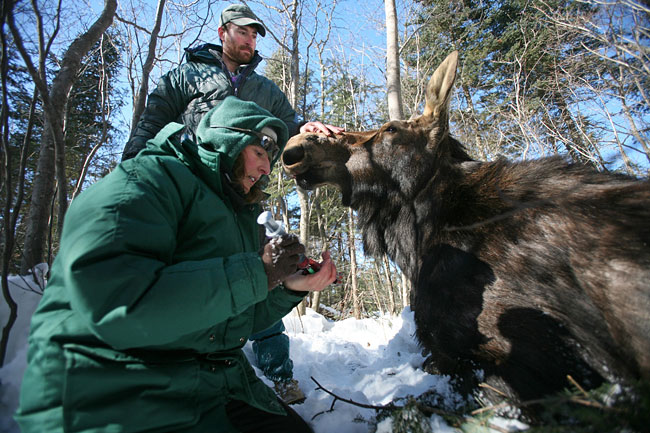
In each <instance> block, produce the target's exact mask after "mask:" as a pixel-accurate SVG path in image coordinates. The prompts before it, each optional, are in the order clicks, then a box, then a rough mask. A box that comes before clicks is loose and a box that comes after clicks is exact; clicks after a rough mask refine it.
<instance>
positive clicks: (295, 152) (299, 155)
mask: <svg viewBox="0 0 650 433" xmlns="http://www.w3.org/2000/svg"><path fill="white" fill-rule="evenodd" d="M304 157H305V150H304V149H303V148H302V146H295V147H292V148H289V149H286V150H285V151H284V153H283V154H282V162H283V163H284V165H287V166H289V165H294V164H296V163H298V162H300V161H302V160H303V158H304Z"/></svg>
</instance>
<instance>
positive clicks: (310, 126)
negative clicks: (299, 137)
mask: <svg viewBox="0 0 650 433" xmlns="http://www.w3.org/2000/svg"><path fill="white" fill-rule="evenodd" d="M303 132H319V133H321V134H325V135H327V136H328V137H331V136H332V135H338V134H342V133H344V132H345V129H344V128H341V127H339V126H332V125H325V124H324V123H321V122H319V121H314V122H307V123H305V124H304V125H302V126H301V127H300V133H303Z"/></svg>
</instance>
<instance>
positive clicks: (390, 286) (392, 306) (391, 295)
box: [382, 256, 397, 315]
mask: <svg viewBox="0 0 650 433" xmlns="http://www.w3.org/2000/svg"><path fill="white" fill-rule="evenodd" d="M382 261H383V262H384V272H386V281H387V282H388V289H387V290H388V300H389V302H390V311H389V312H390V314H392V315H395V314H397V303H396V302H395V287H394V286H393V279H392V278H391V276H390V262H389V261H388V257H386V256H384V257H383V258H382Z"/></svg>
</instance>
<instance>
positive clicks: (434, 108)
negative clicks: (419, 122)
mask: <svg viewBox="0 0 650 433" xmlns="http://www.w3.org/2000/svg"><path fill="white" fill-rule="evenodd" d="M457 65H458V51H454V52H452V53H451V54H449V55H448V56H447V58H446V59H445V60H444V61H443V62H442V63H441V64H440V66H438V69H436V72H434V73H433V76H432V77H431V79H430V80H429V84H427V94H426V101H427V102H426V105H425V107H424V113H422V115H423V116H430V115H432V114H433V115H434V116H435V117H437V118H438V117H440V115H441V114H442V113H446V112H447V110H448V107H449V96H450V95H451V88H452V87H453V86H454V81H456V66H457Z"/></svg>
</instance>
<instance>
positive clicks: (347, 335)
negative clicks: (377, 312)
mask: <svg viewBox="0 0 650 433" xmlns="http://www.w3.org/2000/svg"><path fill="white" fill-rule="evenodd" d="M41 272H43V270H41ZM11 282H12V283H13V284H11V292H12V294H13V296H14V299H15V300H16V301H17V303H18V305H19V315H18V321H17V323H16V325H15V326H14V328H13V330H12V342H11V345H10V348H9V354H8V363H6V365H5V366H4V367H3V368H1V369H0V385H1V386H0V431H2V432H6V433H18V427H17V425H16V424H15V423H14V421H13V419H12V414H13V412H14V411H15V410H16V408H17V406H18V390H19V388H20V382H21V379H22V375H23V372H24V369H25V361H26V356H27V349H26V341H27V332H28V326H29V318H30V317H31V314H32V313H33V311H34V309H35V308H36V304H37V302H38V300H39V299H40V295H38V294H36V293H34V292H33V291H30V290H29V288H28V287H27V285H26V284H27V280H25V279H21V278H20V277H13V278H12V279H11ZM35 289H36V290H39V289H38V287H35ZM7 317H8V307H7V306H6V304H5V302H4V300H3V301H1V302H0V326H4V324H5V322H6V320H7ZM284 324H285V326H286V328H287V332H288V334H289V337H290V340H291V359H292V360H293V362H294V377H295V378H296V379H297V380H298V381H299V383H300V386H301V388H302V390H303V391H304V393H305V395H306V397H307V400H306V401H305V402H304V403H303V404H301V405H297V406H294V408H295V409H296V411H297V412H298V413H299V414H300V415H301V416H302V417H303V418H305V419H306V420H307V421H308V422H309V423H310V424H311V425H312V427H313V429H314V431H315V433H332V432H335V433H367V432H369V431H373V427H371V423H372V420H373V417H374V416H375V411H374V410H373V409H364V408H361V407H358V406H355V405H352V404H349V403H346V402H343V401H340V400H339V401H337V402H336V403H335V405H334V410H333V411H330V409H331V407H332V401H333V400H334V397H332V396H331V395H329V394H327V393H326V392H324V391H323V390H318V389H316V388H317V385H316V383H314V382H313V381H312V380H311V377H313V378H314V379H316V380H317V381H318V382H319V383H320V384H321V386H322V387H323V388H325V389H327V390H329V391H331V392H332V393H334V394H336V395H337V396H339V397H341V398H345V399H348V400H353V401H355V402H357V403H363V404H370V405H384V404H387V403H390V402H391V401H392V400H393V399H395V398H398V397H406V396H408V395H412V396H418V395H420V394H422V393H423V392H425V391H428V390H431V389H435V390H436V391H437V392H438V393H439V394H440V395H442V396H444V398H445V400H446V404H447V405H448V406H449V407H453V406H454V404H455V403H456V402H458V401H460V396H458V395H457V394H454V393H453V392H452V391H451V388H450V385H449V378H447V377H442V376H434V375H429V374H426V373H424V372H423V371H422V370H421V369H420V368H419V367H420V366H421V365H422V362H423V361H424V358H423V357H422V355H421V350H420V348H419V347H418V345H417V343H416V341H415V339H414V334H415V324H414V322H413V313H412V312H411V311H410V309H409V308H406V309H405V310H404V312H402V314H401V315H400V316H398V317H394V316H392V317H391V316H387V315H386V316H381V317H375V318H367V319H362V320H355V319H352V318H350V319H345V320H341V321H337V322H333V321H330V320H328V319H326V318H325V317H324V316H322V315H320V314H317V313H316V312H315V311H314V310H312V309H308V310H307V314H306V315H305V316H302V317H299V316H297V315H296V314H295V313H291V314H289V315H288V316H287V317H285V318H284ZM244 352H245V353H246V355H247V356H249V358H250V359H253V356H252V347H251V343H248V344H247V345H246V346H245V347H244ZM256 371H257V373H258V375H259V376H261V373H260V371H259V370H256ZM261 377H262V379H263V380H264V381H265V383H266V384H267V385H270V386H272V383H271V382H270V381H269V380H268V379H266V378H264V377H263V376H261ZM430 425H431V428H432V431H433V432H434V433H448V432H456V431H458V430H455V429H452V428H451V427H449V426H448V425H447V424H446V423H445V422H444V420H443V419H442V418H440V417H438V416H435V415H434V416H433V417H431V419H430ZM377 431H378V432H382V433H387V432H390V431H391V426H390V421H389V420H385V421H384V422H382V423H381V424H380V425H379V426H378V430H377ZM486 431H487V430H486Z"/></svg>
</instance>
